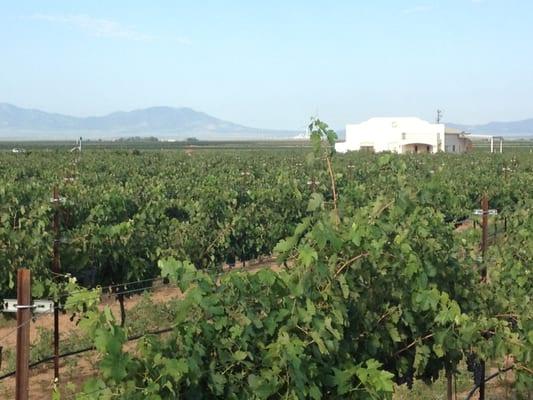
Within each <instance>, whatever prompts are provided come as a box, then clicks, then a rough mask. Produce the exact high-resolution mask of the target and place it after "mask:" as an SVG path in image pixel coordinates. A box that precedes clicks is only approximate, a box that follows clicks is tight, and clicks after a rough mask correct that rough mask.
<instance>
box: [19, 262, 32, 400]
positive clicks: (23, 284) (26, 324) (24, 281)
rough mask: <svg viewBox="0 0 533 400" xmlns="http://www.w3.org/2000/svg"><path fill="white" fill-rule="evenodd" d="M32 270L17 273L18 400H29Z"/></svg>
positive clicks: (24, 269)
mask: <svg viewBox="0 0 533 400" xmlns="http://www.w3.org/2000/svg"><path fill="white" fill-rule="evenodd" d="M30 279H31V278H30V270H29V269H26V268H20V269H19V270H18V271H17V327H18V328H17V368H16V378H15V380H16V388H15V392H16V400H28V397H29V380H30V368H29V362H30V319H31V308H32V306H31V304H30V303H31V284H30V281H31V280H30Z"/></svg>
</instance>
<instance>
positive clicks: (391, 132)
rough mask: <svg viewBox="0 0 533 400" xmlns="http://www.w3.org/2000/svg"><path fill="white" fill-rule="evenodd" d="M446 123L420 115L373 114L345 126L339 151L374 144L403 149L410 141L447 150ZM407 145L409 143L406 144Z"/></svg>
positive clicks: (377, 148)
mask: <svg viewBox="0 0 533 400" xmlns="http://www.w3.org/2000/svg"><path fill="white" fill-rule="evenodd" d="M443 141H444V125H443V124H431V123H429V122H426V121H424V120H421V119H419V118H372V119H369V120H368V121H366V122H363V123H361V124H356V125H347V126H346V142H344V143H338V144H337V145H336V149H337V151H339V152H346V151H348V150H360V149H361V147H370V146H371V147H373V148H374V151H376V152H380V151H394V152H397V153H402V152H403V151H404V149H405V148H408V147H409V148H411V147H412V146H407V145H410V144H422V145H426V146H427V145H429V146H431V152H433V153H436V152H437V151H439V150H444V147H443V143H441V142H443ZM404 146H406V147H404Z"/></svg>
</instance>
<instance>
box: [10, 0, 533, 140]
mask: <svg viewBox="0 0 533 400" xmlns="http://www.w3.org/2000/svg"><path fill="white" fill-rule="evenodd" d="M531 21H533V1H530V0H420V1H418V0H413V1H407V0H406V1H402V0H388V1H387V0H372V1H362V0H352V1H339V0H337V1H333V0H330V1H318V0H307V1H303V0H302V1H300V0H292V1H291V0H285V1H277V0H271V1H256V0H254V1H250V0H249V1H240V0H235V1H230V0H225V1H205V0H197V1H194V2H193V1H188V2H184V1H162V0H151V1H135V0H130V1H121V0H115V1H97V0H92V1H70V0H69V1H66V0H63V1H62V0H54V1H42V0H33V1H32V0H27V1H3V2H1V3H0V102H7V103H12V104H15V105H17V106H20V107H28V108H38V109H42V110H44V111H49V112H57V113H64V114H70V115H76V116H88V115H103V114H107V113H110V112H113V111H117V110H123V111H128V110H132V109H137V108H144V107H150V106H162V105H165V106H173V107H181V106H184V107H191V108H193V109H196V110H199V111H203V112H206V113H208V114H211V115H214V116H216V117H218V118H222V119H225V120H229V121H232V122H236V123H239V124H243V125H247V126H252V127H259V128H270V129H302V128H303V127H304V126H306V124H307V122H308V121H309V118H310V117H312V116H318V117H319V118H321V119H323V120H324V121H326V122H327V123H329V124H330V125H331V126H333V127H335V128H342V127H344V125H345V124H347V123H357V122H360V121H363V120H366V119H367V118H371V117H376V116H418V117H421V118H424V119H427V120H434V118H435V114H436V110H437V108H440V109H442V110H443V111H444V118H443V120H444V121H448V122H455V123H466V124H474V123H485V122H489V121H494V120H504V121H505V120H517V119H526V118H533V23H532V22H531Z"/></svg>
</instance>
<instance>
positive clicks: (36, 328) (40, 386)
mask: <svg viewBox="0 0 533 400" xmlns="http://www.w3.org/2000/svg"><path fill="white" fill-rule="evenodd" d="M263 268H271V269H274V270H278V269H279V268H280V267H279V266H278V264H277V263H276V262H274V259H273V258H269V259H266V260H265V261H257V262H252V263H248V264H247V265H246V266H245V267H242V266H236V267H233V268H231V269H230V268H229V267H228V266H225V267H224V271H227V272H229V271H247V272H252V273H253V272H256V271H259V270H260V269H263ZM143 296H144V295H143V294H142V293H141V294H134V295H132V296H131V297H129V298H126V299H125V301H124V305H125V309H126V311H128V310H131V309H132V308H133V307H135V306H136V305H137V304H139V302H140V301H141V300H142V299H143ZM180 297H182V293H181V291H180V290H179V288H177V287H176V286H174V285H156V288H154V289H152V290H150V299H151V300H152V302H154V303H157V304H163V303H167V302H169V301H170V300H173V299H179V298H180ZM105 306H109V307H110V309H111V311H112V312H113V314H114V315H115V317H116V318H119V316H120V305H119V303H118V301H116V300H115V296H114V295H112V296H109V295H105V294H104V295H103V296H102V301H101V303H100V305H99V309H100V310H103V309H104V307H105ZM126 315H127V313H126ZM53 326H54V318H53V315H51V314H42V315H40V316H39V317H38V318H36V320H35V321H34V322H33V321H32V323H31V324H30V343H32V344H35V343H36V342H37V341H38V339H39V334H40V330H41V329H48V330H53ZM59 327H60V341H61V340H64V339H66V338H67V337H69V336H70V335H72V334H74V333H76V332H80V329H79V327H78V326H77V319H76V318H74V319H71V316H70V315H69V314H60V316H59ZM15 328H16V321H15V320H11V321H9V322H8V323H6V324H4V326H3V327H2V328H0V337H4V336H5V335H8V334H9V333H11V332H12V333H11V334H10V335H9V336H7V337H6V338H5V339H4V340H3V341H2V343H0V345H2V346H3V348H4V360H3V362H2V370H1V372H0V375H2V374H4V373H7V372H10V370H11V369H12V368H13V366H8V365H7V360H6V358H7V357H6V349H11V351H14V349H15V347H16V332H13V330H14V329H15ZM80 333H81V332H80ZM134 348H135V342H134V341H133V342H130V343H128V344H127V345H126V349H127V350H133V349H134ZM49 353H50V355H51V354H52V353H53V349H52V348H50V351H49ZM98 360H99V359H98V354H97V353H96V352H94V351H89V352H85V353H82V354H79V355H75V356H71V357H66V358H62V359H60V363H59V368H60V378H61V382H64V383H65V384H63V385H61V393H62V397H61V399H64V398H66V399H69V398H73V396H74V393H75V392H76V389H77V388H79V387H80V386H81V385H82V384H83V382H84V381H86V380H87V379H88V378H90V377H93V376H96V375H97V371H98V368H97V363H98ZM53 387H54V368H53V362H47V363H44V364H41V365H39V366H37V367H35V368H33V369H31V370H30V399H32V400H34V399H35V400H45V399H46V400H48V399H51V398H52V390H53ZM14 390H15V377H14V376H13V377H9V378H6V379H4V380H3V381H0V399H6V400H7V399H14V398H15V395H14Z"/></svg>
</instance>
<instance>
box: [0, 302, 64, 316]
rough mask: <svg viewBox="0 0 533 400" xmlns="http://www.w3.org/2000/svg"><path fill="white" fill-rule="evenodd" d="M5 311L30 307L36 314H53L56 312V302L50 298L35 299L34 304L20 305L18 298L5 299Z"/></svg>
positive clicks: (15, 310)
mask: <svg viewBox="0 0 533 400" xmlns="http://www.w3.org/2000/svg"><path fill="white" fill-rule="evenodd" d="M3 306H4V307H3V310H2V311H3V312H17V310H19V309H25V308H29V309H31V310H33V312H34V313H35V314H51V313H53V312H54V302H53V301H50V300H34V301H33V304H26V305H18V304H17V300H16V299H5V300H4V301H3Z"/></svg>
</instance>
